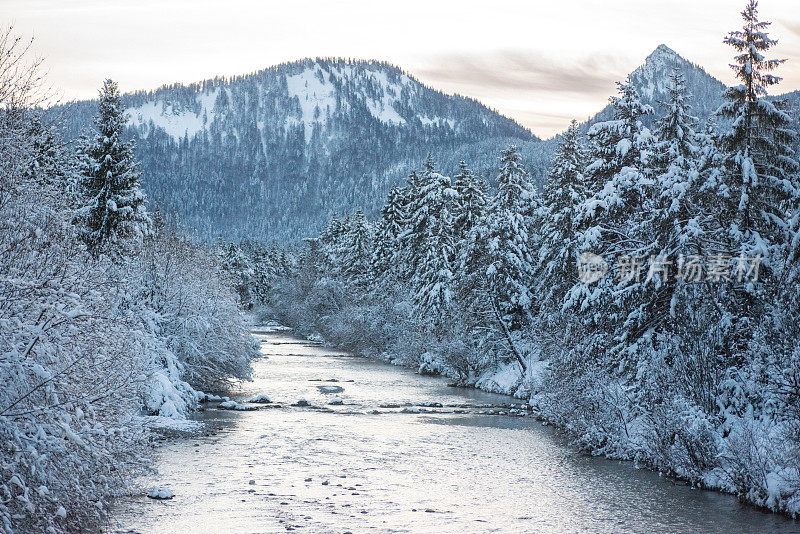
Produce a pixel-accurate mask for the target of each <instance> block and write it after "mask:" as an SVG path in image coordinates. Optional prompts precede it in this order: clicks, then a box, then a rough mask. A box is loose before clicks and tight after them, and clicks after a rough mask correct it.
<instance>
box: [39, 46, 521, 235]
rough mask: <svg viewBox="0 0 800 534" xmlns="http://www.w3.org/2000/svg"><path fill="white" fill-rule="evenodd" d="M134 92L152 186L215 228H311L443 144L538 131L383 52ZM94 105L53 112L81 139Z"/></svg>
mask: <svg viewBox="0 0 800 534" xmlns="http://www.w3.org/2000/svg"><path fill="white" fill-rule="evenodd" d="M123 102H124V103H125V105H126V107H127V112H126V117H127V119H128V127H129V129H128V134H129V135H131V136H132V137H135V138H136V140H137V154H138V156H139V158H140V159H141V161H142V170H143V173H144V176H145V188H146V190H147V193H148V195H149V196H150V198H151V199H152V201H153V202H154V203H156V204H158V205H159V206H160V207H161V208H162V211H163V212H164V213H165V214H167V216H168V217H170V218H172V219H174V220H177V221H180V223H181V224H183V225H185V226H186V227H187V228H189V229H191V230H192V231H194V232H196V233H197V234H198V235H199V236H201V237H203V238H205V239H213V238H215V237H217V236H222V237H224V238H225V239H228V240H238V239H241V238H245V237H247V238H249V239H255V240H267V239H279V240H285V239H299V238H302V237H306V236H308V235H312V234H313V233H314V232H316V231H318V230H319V229H320V228H321V227H322V225H323V224H324V222H325V221H326V220H327V219H329V218H330V216H331V215H332V214H334V213H343V212H346V211H349V210H350V209H352V207H353V206H359V207H361V208H362V209H364V210H367V211H370V210H373V209H376V208H377V207H378V206H379V205H380V199H382V198H383V197H384V195H385V194H386V192H387V191H388V190H389V187H390V186H391V184H392V183H393V182H395V181H397V180H400V179H402V177H403V176H405V174H407V172H408V169H409V168H410V167H411V165H413V164H414V162H416V161H418V160H419V159H421V158H423V157H424V156H425V154H426V153H427V152H428V151H430V150H433V151H435V152H436V153H441V154H444V153H448V152H450V151H453V150H454V149H456V148H458V147H462V146H467V147H468V146H469V145H470V144H473V143H485V142H487V140H491V139H496V138H513V139H515V140H516V141H518V142H519V143H525V144H531V145H532V144H534V142H535V141H536V138H535V137H534V136H533V135H532V134H531V133H530V132H529V131H528V130H526V129H525V128H523V127H521V126H520V125H519V124H517V123H516V122H514V121H513V120H511V119H508V118H506V117H503V116H501V115H499V114H498V113H496V112H494V111H492V110H490V109H488V108H486V107H485V106H483V105H481V104H480V103H478V102H476V101H475V100H471V99H467V98H464V97H461V96H457V95H445V94H443V93H441V92H439V91H435V90H433V89H431V88H428V87H426V86H424V85H422V84H420V83H419V82H418V81H416V80H415V79H413V78H412V77H410V76H409V75H408V74H406V73H404V72H403V71H401V70H400V69H398V68H396V67H394V66H392V65H389V64H386V63H379V62H367V61H346V60H340V59H316V60H310V59H309V60H302V61H297V62H293V63H287V64H283V65H278V66H276V67H272V68H269V69H266V70H263V71H259V72H256V73H253V74H249V75H245V76H237V77H233V78H230V79H225V78H216V79H213V80H206V81H204V82H200V83H197V84H191V85H188V86H183V85H171V86H165V87H162V88H160V89H157V90H155V91H149V92H137V93H133V94H127V95H125V96H124V97H123ZM95 106H96V102H94V101H90V102H78V103H75V104H72V105H70V106H68V107H66V108H57V109H55V110H52V111H54V112H56V113H59V114H63V116H64V117H65V119H66V121H67V123H68V127H67V129H66V134H67V136H68V137H70V138H74V137H76V136H77V135H79V134H80V132H81V130H82V128H84V127H85V125H87V124H88V123H89V118H90V117H91V115H92V114H93V113H94V109H95ZM62 112H63V113H62ZM465 150H469V148H466V149H465Z"/></svg>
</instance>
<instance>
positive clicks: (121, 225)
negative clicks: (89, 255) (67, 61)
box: [82, 80, 151, 252]
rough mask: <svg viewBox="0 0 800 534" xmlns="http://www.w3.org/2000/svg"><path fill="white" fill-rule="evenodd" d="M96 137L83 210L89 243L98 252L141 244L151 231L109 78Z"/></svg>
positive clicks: (115, 91) (116, 95)
mask: <svg viewBox="0 0 800 534" xmlns="http://www.w3.org/2000/svg"><path fill="white" fill-rule="evenodd" d="M95 128H96V129H97V133H96V135H95V137H94V140H93V141H92V144H91V145H90V146H89V147H88V149H87V150H86V153H87V155H88V158H89V169H88V171H89V172H88V175H87V176H86V177H85V179H84V188H83V189H84V195H85V198H86V205H85V207H84V208H83V210H82V213H83V220H84V224H85V239H86V242H87V244H88V246H89V248H90V249H91V250H92V251H94V252H100V251H103V250H105V249H107V247H109V246H111V245H113V244H115V243H119V242H121V241H130V240H133V242H136V241H141V239H142V238H143V237H144V236H145V235H147V234H148V233H149V231H150V225H151V222H150V218H149V216H148V215H147V211H146V209H145V195H144V192H143V191H142V188H141V185H140V180H141V174H140V172H139V168H138V164H137V162H136V161H135V159H134V155H133V144H132V142H129V143H126V142H125V141H124V140H123V131H124V128H125V115H124V110H123V107H122V97H121V95H120V93H119V90H118V89H117V84H116V82H114V81H112V80H106V81H105V82H104V83H103V88H102V89H101V91H100V103H99V112H98V115H97V117H96V118H95Z"/></svg>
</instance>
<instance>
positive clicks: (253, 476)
mask: <svg viewBox="0 0 800 534" xmlns="http://www.w3.org/2000/svg"><path fill="white" fill-rule="evenodd" d="M254 335H256V337H258V338H259V339H260V341H261V344H262V353H263V354H264V356H265V358H263V359H260V360H257V361H256V362H254V365H253V367H254V381H253V382H248V383H246V384H244V386H242V391H241V392H238V393H240V394H241V395H237V399H240V400H244V399H247V398H249V397H251V396H253V395H255V394H267V395H268V396H269V397H270V398H271V400H272V401H273V404H274V405H280V407H271V408H268V407H266V406H263V407H261V408H260V409H259V410H256V411H224V410H219V409H216V408H214V407H213V406H209V408H208V409H207V410H206V411H204V412H201V413H199V414H198V415H197V418H198V419H200V420H202V421H204V422H205V423H206V427H205V430H204V431H202V432H201V433H199V434H198V435H193V436H188V437H180V438H176V439H171V440H168V441H166V442H165V443H164V445H163V446H162V447H160V448H159V450H158V454H157V469H158V473H157V474H154V475H152V476H150V477H149V478H148V480H147V483H148V484H152V485H159V486H163V487H167V488H169V489H170V490H172V491H173V492H174V494H175V496H174V498H173V499H171V500H164V501H157V500H152V499H149V498H147V497H146V496H137V497H131V498H126V499H121V500H119V501H118V502H117V503H116V504H115V507H114V512H113V515H112V521H111V524H110V525H109V532H119V533H122V532H125V533H134V532H137V533H150V532H154V533H155V532H158V533H163V532H174V533H237V534H238V533H281V532H287V531H298V532H307V533H339V534H342V533H345V532H351V533H362V532H414V533H416V532H424V533H428V532H429V533H437V534H438V533H465V532H509V533H527V532H531V533H532V532H544V533H549V532H641V533H653V532H676V533H677V532H687V533H688V532H692V533H694V532H708V533H713V532H719V533H725V534H734V533H739V532H741V533H745V532H747V533H752V532H779V533H783V532H800V522H796V521H792V520H789V519H787V518H785V517H782V516H779V515H775V514H769V513H764V512H760V511H758V510H755V509H753V508H752V507H750V506H747V505H744V504H741V503H739V502H738V501H737V500H736V499H735V498H733V497H731V496H729V495H723V494H719V493H715V492H710V491H702V490H695V489H691V488H689V487H687V486H686V485H684V484H682V483H679V482H675V481H673V480H670V479H667V478H663V477H659V476H658V475H657V474H655V473H653V472H650V471H648V470H644V469H636V468H635V467H634V466H633V465H632V464H631V463H629V462H617V461H611V460H607V459H603V458H596V457H590V456H588V455H586V454H584V453H582V452H580V451H578V450H577V449H576V448H574V447H573V446H571V445H570V444H569V443H568V442H567V441H566V440H564V439H563V438H562V437H560V436H559V434H558V432H556V431H554V430H553V429H552V428H550V427H546V426H543V425H542V424H541V423H539V422H537V421H536V420H534V419H533V418H531V417H520V416H517V415H509V412H510V410H511V409H513V408H511V407H509V405H510V404H513V403H517V402H519V401H517V400H514V399H511V398H509V397H505V396H502V395H493V394H490V393H485V392H481V391H476V390H468V389H456V388H451V387H448V386H447V381H446V380H444V379H441V378H436V377H426V376H419V375H416V374H414V373H413V372H412V371H410V370H408V369H404V368H400V367H395V366H391V365H387V364H384V363H381V362H376V361H372V360H369V359H366V358H362V357H358V356H353V355H350V354H347V353H342V352H338V351H335V350H331V349H329V348H325V347H322V346H320V345H316V344H312V343H309V342H306V341H303V340H300V339H297V338H295V337H292V336H291V335H290V334H289V333H287V332H284V331H281V330H271V329H264V330H260V331H257V332H255V333H254ZM339 389H341V390H340V391H337V390H339ZM334 397H338V398H339V399H341V400H342V401H343V404H342V405H336V406H331V405H328V404H327V403H328V402H329V401H330V400H331V399H332V398H334ZM301 398H303V399H306V400H307V401H308V403H309V404H310V406H291V404H294V403H296V402H297V401H298V400H299V399H301ZM431 403H440V404H442V407H431V406H427V407H426V406H425V405H426V404H428V405H430V404H431ZM381 405H384V407H381ZM395 406H396V407H395ZM456 412H460V413H456ZM500 412H503V413H505V414H506V415H498V413H500Z"/></svg>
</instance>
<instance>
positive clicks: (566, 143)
mask: <svg viewBox="0 0 800 534" xmlns="http://www.w3.org/2000/svg"><path fill="white" fill-rule="evenodd" d="M585 166H586V153H585V149H584V147H583V142H582V139H581V134H580V132H579V130H578V123H577V121H575V120H573V121H572V122H571V123H570V126H569V128H568V129H567V131H566V132H564V134H563V135H562V137H561V140H560V143H559V145H558V149H557V150H556V154H555V158H554V160H553V165H552V167H551V169H550V173H549V174H548V177H547V182H546V183H545V186H544V192H543V194H542V210H541V214H540V215H539V220H540V221H541V227H540V234H541V242H540V246H539V250H538V255H537V256H538V257H537V260H536V264H537V269H536V271H537V274H536V286H535V288H536V295H537V297H538V300H539V306H540V307H544V308H545V309H549V308H555V309H556V310H560V309H561V306H562V301H563V298H564V293H565V292H566V290H567V289H568V288H569V287H571V286H572V284H573V283H574V282H575V275H576V270H575V265H576V261H577V254H576V251H577V242H576V234H577V230H578V229H577V227H576V225H575V221H576V219H577V218H578V208H579V207H580V206H581V205H582V204H583V202H585V200H586V184H585V183H584V176H583V172H584V168H585Z"/></svg>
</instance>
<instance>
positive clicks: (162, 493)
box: [147, 486, 175, 500]
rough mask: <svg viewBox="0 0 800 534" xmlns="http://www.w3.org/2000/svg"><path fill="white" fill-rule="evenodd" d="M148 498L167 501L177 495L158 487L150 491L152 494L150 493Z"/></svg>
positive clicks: (167, 489)
mask: <svg viewBox="0 0 800 534" xmlns="http://www.w3.org/2000/svg"><path fill="white" fill-rule="evenodd" d="M147 496H148V497H150V498H151V499H157V500H167V499H172V498H173V497H174V496H175V494H174V493H173V492H172V490H171V489H169V488H162V487H159V486H156V487H154V488H153V489H151V490H150V493H148V494H147Z"/></svg>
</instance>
